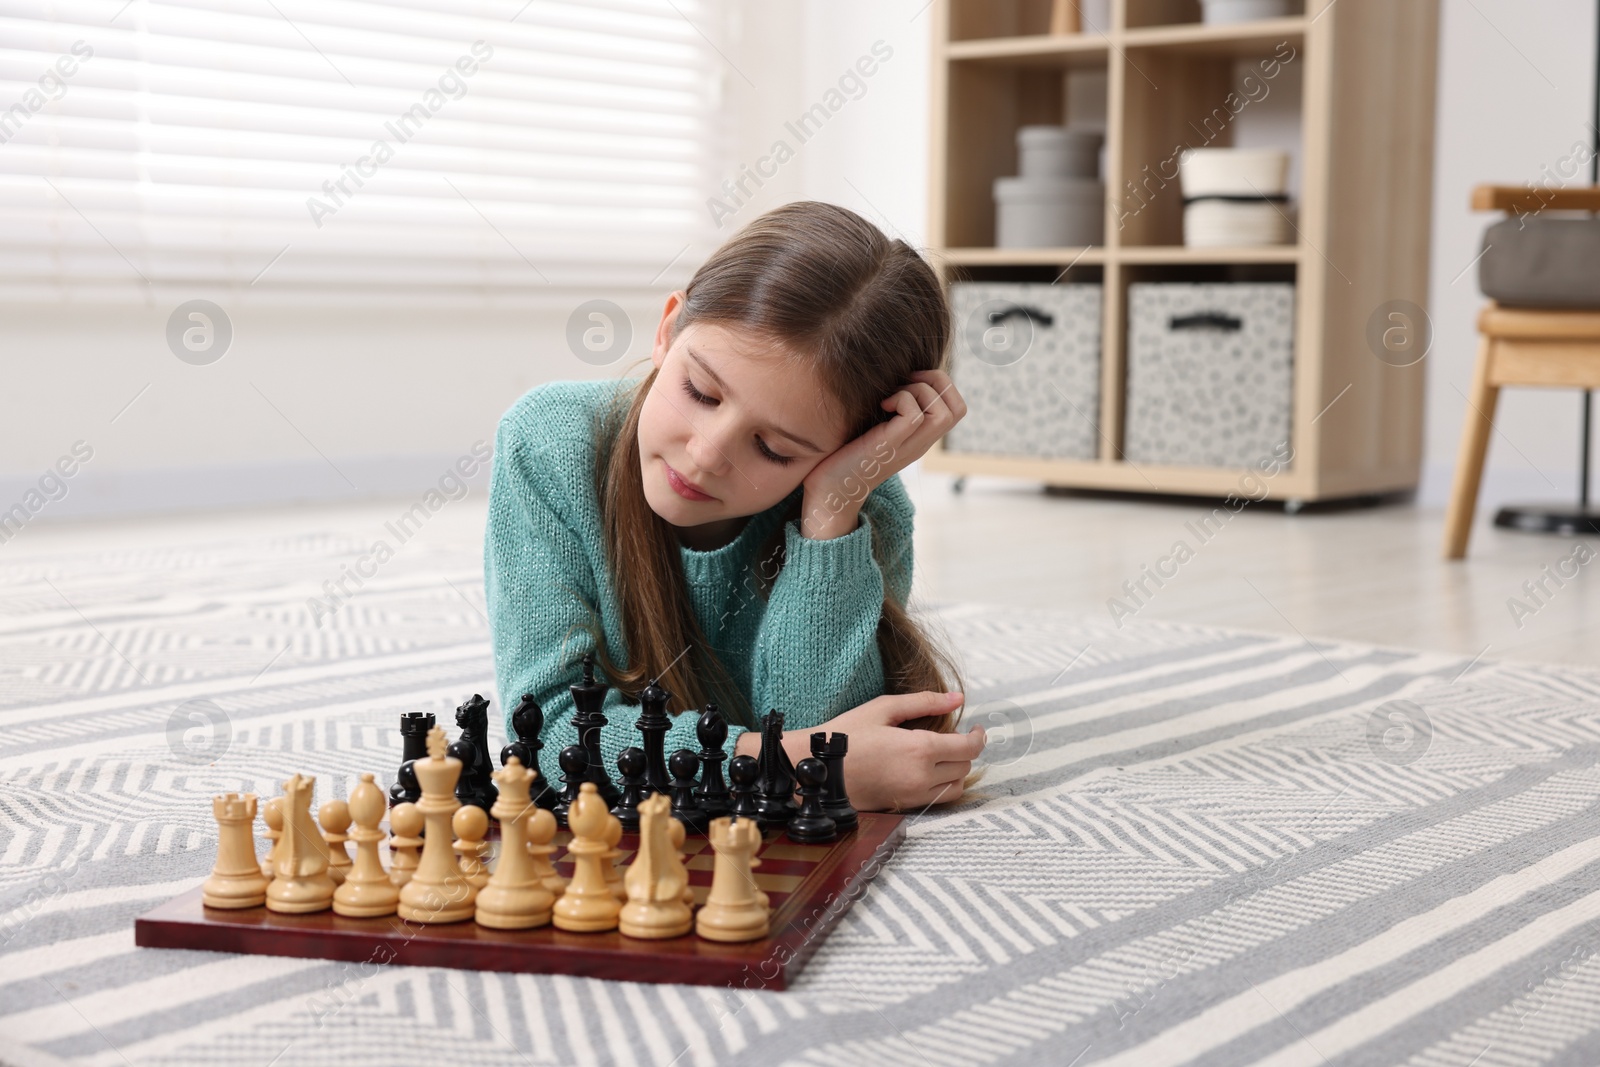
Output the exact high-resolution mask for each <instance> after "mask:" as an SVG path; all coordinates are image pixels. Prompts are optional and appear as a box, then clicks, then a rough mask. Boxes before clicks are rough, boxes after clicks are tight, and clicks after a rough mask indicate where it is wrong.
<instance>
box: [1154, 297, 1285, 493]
mask: <svg viewBox="0 0 1600 1067" xmlns="http://www.w3.org/2000/svg"><path fill="white" fill-rule="evenodd" d="M1293 350H1294V284H1293V283H1292V282H1270V283H1245V282H1225V283H1217V284H1193V283H1186V282H1135V283H1133V284H1131V285H1129V286H1128V393H1127V409H1126V410H1127V419H1126V430H1125V433H1124V441H1123V453H1124V455H1126V456H1127V458H1128V459H1129V460H1131V461H1133V462H1134V463H1141V462H1143V463H1172V464H1190V465H1201V466H1207V467H1248V466H1253V465H1254V464H1255V463H1256V462H1257V461H1259V460H1260V459H1261V458H1262V457H1264V456H1269V455H1271V454H1272V453H1273V451H1274V449H1276V448H1278V447H1279V446H1280V445H1281V444H1282V443H1283V442H1285V441H1287V440H1288V439H1289V409H1290V404H1291V394H1292V384H1293V376H1292V362H1293V360H1292V356H1293Z"/></svg>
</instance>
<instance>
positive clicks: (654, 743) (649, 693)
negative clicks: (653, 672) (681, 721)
mask: <svg viewBox="0 0 1600 1067" xmlns="http://www.w3.org/2000/svg"><path fill="white" fill-rule="evenodd" d="M671 699H672V694H671V693H669V692H667V690H666V689H664V688H662V687H661V686H660V685H658V684H657V682H656V679H654V678H652V679H650V684H649V685H647V686H645V687H644V688H643V689H642V690H640V691H639V705H640V707H642V708H643V709H644V710H642V711H641V712H640V713H639V719H638V721H637V722H636V723H635V724H634V725H635V727H636V728H637V729H638V731H639V732H640V733H641V734H643V735H644V758H645V780H646V781H648V782H649V783H650V788H651V789H652V790H654V791H655V792H657V793H665V792H667V791H668V790H670V789H671V788H672V781H671V779H670V778H669V777H668V775H667V731H668V730H670V729H672V719H671V718H670V717H669V716H668V715H667V701H668V700H671Z"/></svg>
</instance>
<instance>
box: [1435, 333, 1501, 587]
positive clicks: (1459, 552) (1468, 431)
mask: <svg viewBox="0 0 1600 1067" xmlns="http://www.w3.org/2000/svg"><path fill="white" fill-rule="evenodd" d="M1493 359H1494V342H1493V341H1492V340H1490V339H1489V338H1487V337H1484V338H1482V339H1481V340H1480V341H1479V342H1478V362H1477V365H1476V366H1475V367H1474V368H1473V370H1472V388H1471V390H1470V391H1469V392H1468V393H1467V412H1466V419H1465V420H1464V421H1463V422H1462V425H1461V451H1460V454H1459V455H1458V456H1457V458H1456V473H1455V484H1454V486H1453V487H1452V488H1451V490H1450V508H1449V510H1448V511H1446V512H1445V517H1444V558H1445V559H1461V558H1462V557H1463V556H1465V555H1466V554H1467V540H1468V538H1470V537H1471V536H1472V518H1473V515H1474V514H1475V513H1476V512H1477V510H1478V486H1479V483H1480V482H1481V481H1482V480H1483V460H1484V456H1485V455H1486V454H1487V453H1488V451H1489V435H1490V434H1491V433H1493V432H1494V409H1495V404H1496V402H1497V401H1498V400H1499V399H1500V387H1499V386H1497V385H1491V384H1490V383H1489V365H1490V363H1491V362H1492V361H1493Z"/></svg>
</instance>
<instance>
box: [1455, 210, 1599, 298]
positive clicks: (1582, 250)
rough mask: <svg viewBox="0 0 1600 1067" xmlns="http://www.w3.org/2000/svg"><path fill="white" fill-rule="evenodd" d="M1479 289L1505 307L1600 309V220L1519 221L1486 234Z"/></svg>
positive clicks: (1492, 228) (1505, 223)
mask: <svg viewBox="0 0 1600 1067" xmlns="http://www.w3.org/2000/svg"><path fill="white" fill-rule="evenodd" d="M1483 244H1484V252H1483V258H1481V259H1480V260H1478V288H1480V289H1482V290H1483V295H1484V296H1487V297H1490V298H1492V299H1494V300H1496V301H1498V302H1499V303H1500V304H1501V305H1503V306H1505V307H1533V308H1600V219H1594V218H1582V219H1573V218H1565V219H1547V218H1530V217H1526V216H1525V217H1523V218H1517V217H1515V216H1512V217H1510V218H1507V219H1504V220H1503V221H1500V222H1497V223H1495V224H1494V225H1493V226H1490V227H1489V228H1488V229H1487V230H1485V231H1484V234H1483Z"/></svg>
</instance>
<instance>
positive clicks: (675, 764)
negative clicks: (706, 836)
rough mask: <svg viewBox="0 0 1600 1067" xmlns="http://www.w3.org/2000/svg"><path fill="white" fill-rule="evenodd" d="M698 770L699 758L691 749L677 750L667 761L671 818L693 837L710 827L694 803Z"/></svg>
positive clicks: (703, 814) (707, 820)
mask: <svg viewBox="0 0 1600 1067" xmlns="http://www.w3.org/2000/svg"><path fill="white" fill-rule="evenodd" d="M699 769H700V757H699V756H696V755H695V754H694V749H692V748H680V749H678V751H676V752H674V753H673V754H672V758H671V759H669V760H668V761H667V770H668V771H670V772H671V773H672V817H673V818H674V819H677V820H678V821H679V822H681V823H683V828H684V830H685V831H686V832H687V833H690V834H695V835H699V834H703V833H705V832H706V827H708V826H710V825H711V820H710V819H709V818H707V817H706V813H705V812H703V811H701V810H700V805H699V804H698V803H697V802H696V801H695V796H694V791H695V781H694V775H695V772H696V771H698V770H699Z"/></svg>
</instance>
